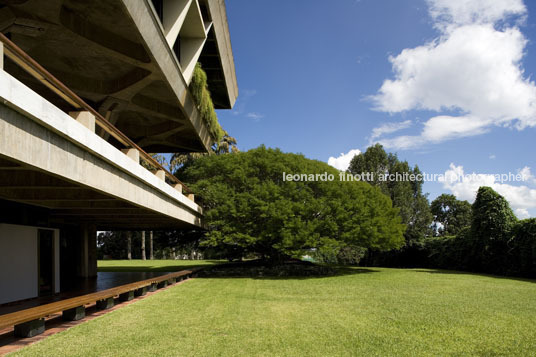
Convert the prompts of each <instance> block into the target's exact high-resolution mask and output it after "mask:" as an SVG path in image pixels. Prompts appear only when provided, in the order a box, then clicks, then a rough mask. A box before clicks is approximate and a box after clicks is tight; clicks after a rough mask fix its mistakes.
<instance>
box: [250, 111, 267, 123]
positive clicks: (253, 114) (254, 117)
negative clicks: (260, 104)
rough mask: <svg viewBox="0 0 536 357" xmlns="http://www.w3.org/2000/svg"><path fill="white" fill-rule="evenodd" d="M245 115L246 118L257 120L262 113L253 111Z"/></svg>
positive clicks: (260, 117) (262, 116)
mask: <svg viewBox="0 0 536 357" xmlns="http://www.w3.org/2000/svg"><path fill="white" fill-rule="evenodd" d="M246 116H247V117H248V118H251V119H253V120H255V121H259V120H260V119H262V118H264V115H263V114H260V113H255V112H249V113H247V114H246Z"/></svg>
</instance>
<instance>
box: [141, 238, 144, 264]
mask: <svg viewBox="0 0 536 357" xmlns="http://www.w3.org/2000/svg"><path fill="white" fill-rule="evenodd" d="M141 260H145V231H141Z"/></svg>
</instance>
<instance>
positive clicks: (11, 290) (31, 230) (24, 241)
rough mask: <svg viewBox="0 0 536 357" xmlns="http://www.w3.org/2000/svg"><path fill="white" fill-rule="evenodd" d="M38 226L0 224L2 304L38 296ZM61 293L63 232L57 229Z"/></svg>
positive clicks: (57, 258) (56, 270)
mask: <svg viewBox="0 0 536 357" xmlns="http://www.w3.org/2000/svg"><path fill="white" fill-rule="evenodd" d="M37 230H38V228H37V227H30V226H18V225H11V224H0V304H3V303H7V302H11V301H16V300H23V299H28V298H33V297H37V295H38V286H37ZM54 251H55V274H56V276H55V282H56V284H55V285H56V286H55V288H56V292H59V287H60V284H59V277H60V274H59V273H60V269H59V257H60V254H59V231H58V230H55V232H54Z"/></svg>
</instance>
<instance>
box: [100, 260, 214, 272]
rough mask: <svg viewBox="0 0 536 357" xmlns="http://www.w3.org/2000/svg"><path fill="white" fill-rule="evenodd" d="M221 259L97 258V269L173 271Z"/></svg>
mask: <svg viewBox="0 0 536 357" xmlns="http://www.w3.org/2000/svg"><path fill="white" fill-rule="evenodd" d="M223 262H225V261H223V260H141V259H140V260H137V259H133V260H99V261H98V262H97V270H98V271H102V272H131V271H148V272H151V271H154V272H165V271H167V272H174V271H180V270H184V269H190V268H194V267H200V266H207V265H213V264H218V263H223Z"/></svg>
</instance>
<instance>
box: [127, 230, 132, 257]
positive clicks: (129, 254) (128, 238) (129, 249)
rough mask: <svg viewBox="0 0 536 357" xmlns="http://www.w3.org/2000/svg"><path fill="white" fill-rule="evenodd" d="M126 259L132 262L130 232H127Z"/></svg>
mask: <svg viewBox="0 0 536 357" xmlns="http://www.w3.org/2000/svg"><path fill="white" fill-rule="evenodd" d="M127 258H128V260H132V232H127Z"/></svg>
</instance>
